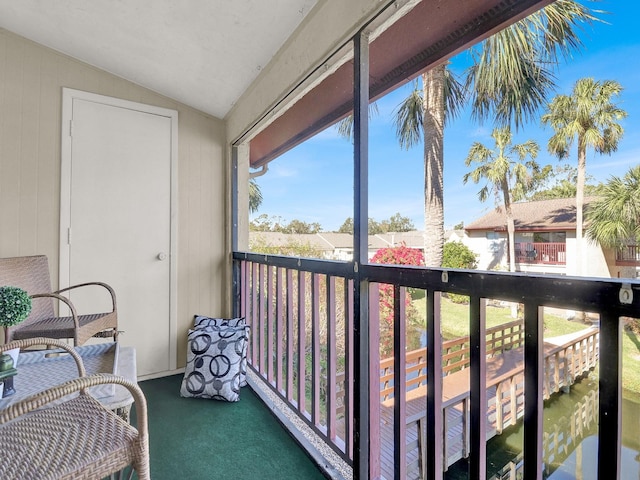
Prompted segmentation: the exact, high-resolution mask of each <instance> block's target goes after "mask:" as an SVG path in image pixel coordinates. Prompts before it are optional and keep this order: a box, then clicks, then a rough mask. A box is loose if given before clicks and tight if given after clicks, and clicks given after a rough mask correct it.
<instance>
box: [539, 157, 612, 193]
mask: <svg viewBox="0 0 640 480" xmlns="http://www.w3.org/2000/svg"><path fill="white" fill-rule="evenodd" d="M547 167H549V166H548V165H547ZM548 178H549V179H554V180H555V183H554V184H553V185H551V186H548V185H549V184H548V183H547V184H545V186H544V187H543V186H540V187H538V188H537V189H536V191H535V192H534V193H533V194H532V195H530V196H529V197H528V198H529V200H551V199H553V198H573V197H575V196H576V182H577V180H578V169H577V168H576V167H574V166H573V165H566V164H565V165H556V168H555V169H553V172H551V173H549V175H548ZM585 181H586V182H589V181H593V177H591V176H589V175H587V176H586V179H585ZM601 186H602V185H601V184H598V185H593V184H588V183H586V184H585V186H584V193H585V195H597V194H598V191H599V189H600V188H601ZM545 187H546V188H545Z"/></svg>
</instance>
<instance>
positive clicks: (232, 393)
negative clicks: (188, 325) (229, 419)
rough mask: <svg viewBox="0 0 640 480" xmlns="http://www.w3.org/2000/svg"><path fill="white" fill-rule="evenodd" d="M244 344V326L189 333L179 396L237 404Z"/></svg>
mask: <svg viewBox="0 0 640 480" xmlns="http://www.w3.org/2000/svg"><path fill="white" fill-rule="evenodd" d="M246 341H247V327H224V328H220V327H206V328H199V329H196V330H189V336H188V345H187V366H186V369H185V372H184V378H183V380H182V386H181V388H180V395H181V396H183V397H196V398H212V399H215V400H226V401H228V402H237V401H238V400H239V399H240V364H241V362H242V358H243V352H244V351H245V350H246Z"/></svg>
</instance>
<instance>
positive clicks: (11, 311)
mask: <svg viewBox="0 0 640 480" xmlns="http://www.w3.org/2000/svg"><path fill="white" fill-rule="evenodd" d="M29 313H31V297H30V296H29V294H28V293H27V292H25V291H24V290H23V289H21V288H19V287H10V286H4V287H0V326H3V327H12V326H13V325H17V324H18V323H20V322H22V321H23V320H24V319H25V318H27V317H28V316H29Z"/></svg>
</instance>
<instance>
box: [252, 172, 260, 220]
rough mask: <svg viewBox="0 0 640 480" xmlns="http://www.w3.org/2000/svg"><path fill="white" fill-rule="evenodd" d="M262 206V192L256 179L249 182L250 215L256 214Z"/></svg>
mask: <svg viewBox="0 0 640 480" xmlns="http://www.w3.org/2000/svg"><path fill="white" fill-rule="evenodd" d="M260 205H262V191H261V190H260V185H258V182H256V181H255V179H253V178H252V179H250V180H249V213H255V212H257V211H258V208H260Z"/></svg>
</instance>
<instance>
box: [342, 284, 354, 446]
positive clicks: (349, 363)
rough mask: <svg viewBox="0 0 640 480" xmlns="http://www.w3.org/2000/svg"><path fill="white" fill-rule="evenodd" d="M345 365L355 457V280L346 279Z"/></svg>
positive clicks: (347, 420)
mask: <svg viewBox="0 0 640 480" xmlns="http://www.w3.org/2000/svg"><path fill="white" fill-rule="evenodd" d="M345 284H346V285H345V292H344V301H345V307H344V311H345V315H346V319H345V322H344V323H345V357H346V358H345V365H346V371H345V376H344V382H345V385H344V395H345V398H344V405H345V419H344V423H345V438H346V442H347V445H346V450H347V456H348V458H353V413H354V411H353V384H354V382H353V378H354V377H353V376H354V349H353V328H354V318H353V280H348V281H345Z"/></svg>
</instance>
